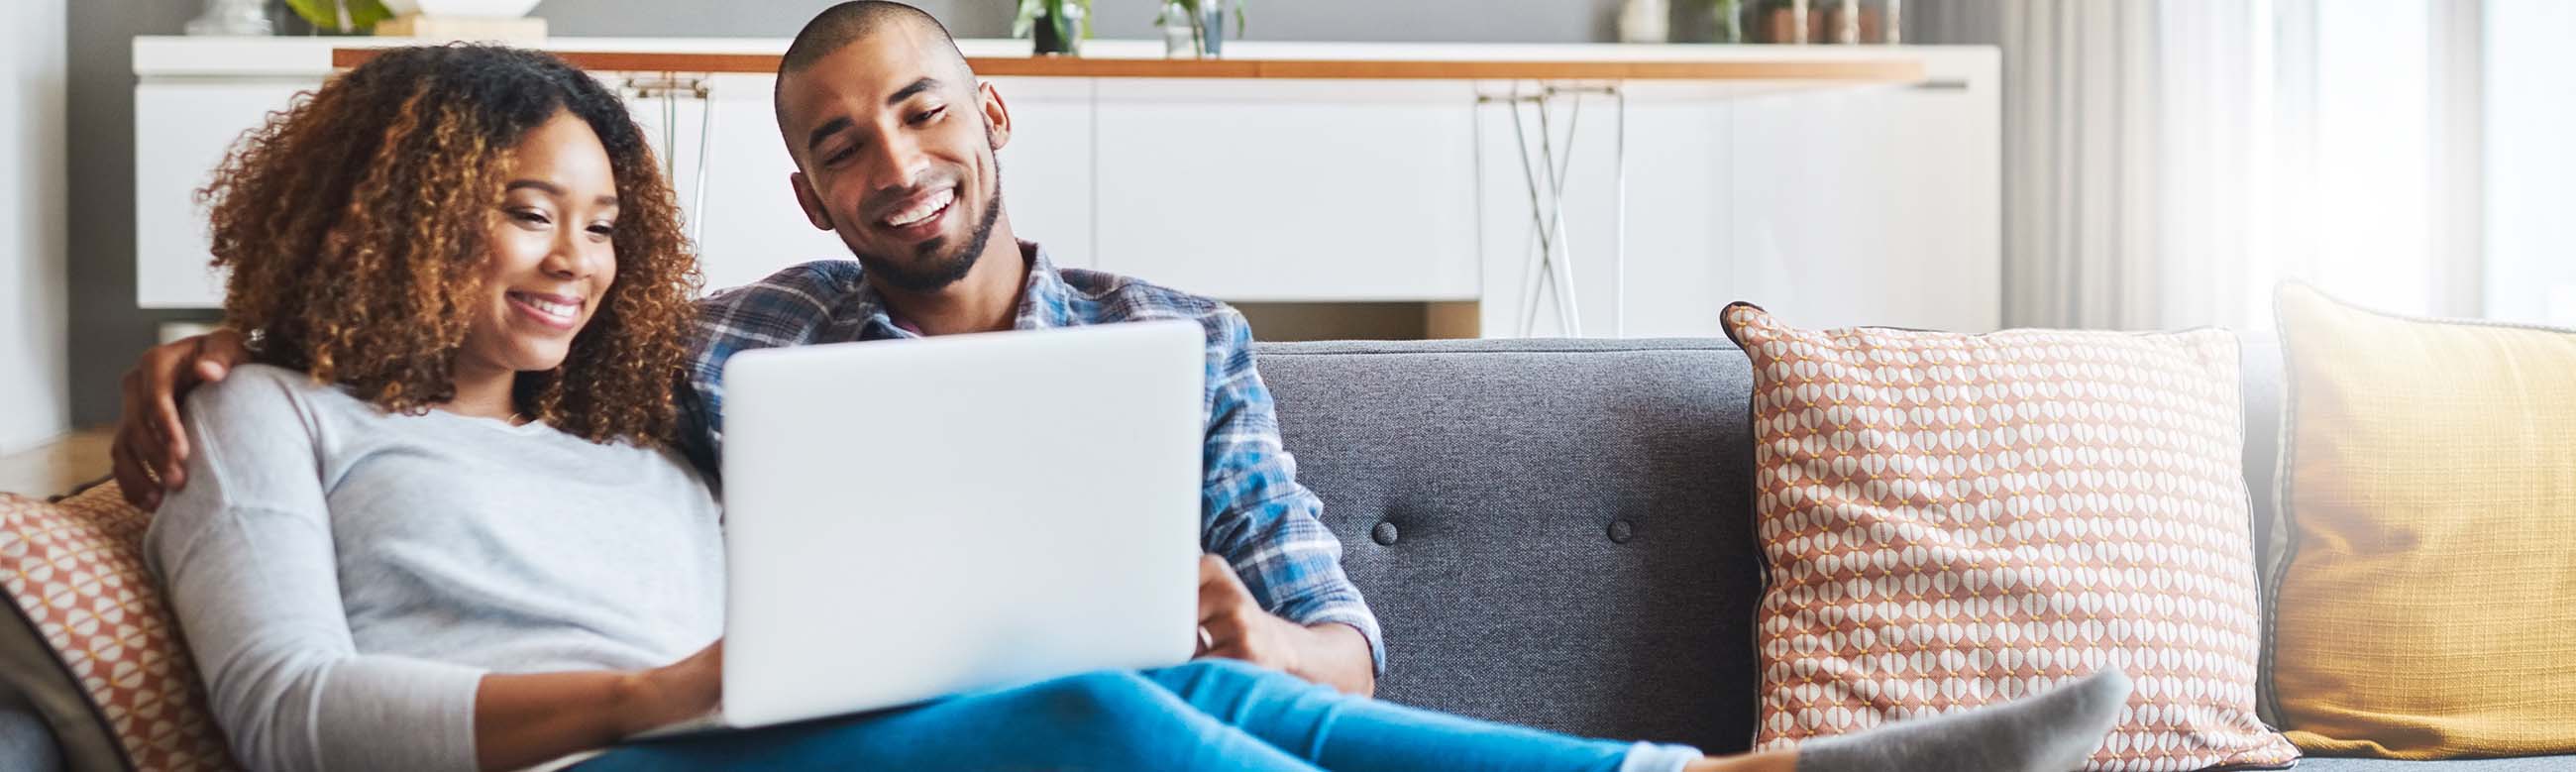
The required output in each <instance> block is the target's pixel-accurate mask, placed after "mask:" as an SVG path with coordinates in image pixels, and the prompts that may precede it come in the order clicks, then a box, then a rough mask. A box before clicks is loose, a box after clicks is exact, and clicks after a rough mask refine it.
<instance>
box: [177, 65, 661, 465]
mask: <svg viewBox="0 0 2576 772" xmlns="http://www.w3.org/2000/svg"><path fill="white" fill-rule="evenodd" d="M563 111H569V112H570V113H571V114H572V115H574V116H576V117H578V118H580V119H581V120H582V121H583V122H584V123H587V124H589V125H590V130H591V131H592V132H594V133H596V134H598V135H599V142H600V144H601V145H602V146H604V147H606V148H607V150H608V159H609V162H610V164H611V166H612V168H613V173H614V176H615V177H616V182H617V196H618V200H619V202H620V206H619V214H618V217H617V223H616V226H615V233H614V235H613V236H612V237H611V244H612V245H613V246H614V247H615V249H616V254H617V273H616V277H615V280H614V282H613V283H612V284H611V286H610V287H609V290H608V294H607V296H606V297H604V298H602V299H601V300H600V302H599V309H598V311H597V312H596V313H595V314H594V315H593V316H592V318H591V320H590V323H589V325H587V326H585V327H583V328H582V330H581V332H580V333H579V334H578V335H576V336H575V337H574V338H573V342H572V348H571V352H570V353H569V354H568V355H566V356H565V358H564V362H563V364H562V365H561V366H559V367H557V368H556V369H554V370H552V371H547V372H542V373H535V372H530V373H521V374H520V375H519V378H518V381H517V383H516V384H515V388H514V394H515V396H516V398H517V403H518V404H517V405H516V407H517V409H518V410H519V411H520V412H521V413H523V414H525V415H527V416H530V417H533V418H535V419H537V420H541V421H545V422H546V423H548V424H551V425H553V426H554V427H556V428H558V429H561V430H563V431H566V432H570V433H572V434H574V435H577V436H580V437H583V438H585V439H589V440H591V441H594V442H608V441H611V440H624V441H627V442H631V443H634V444H638V445H646V446H659V445H663V444H666V443H668V442H669V441H671V440H672V439H673V436H674V433H675V431H676V426H677V417H676V408H675V407H674V405H673V403H672V400H671V388H672V384H674V383H676V382H677V378H678V375H679V373H680V368H681V362H682V357H683V356H684V355H685V353H686V342H685V341H686V337H685V336H686V335H687V334H688V331H689V329H690V325H691V323H692V319H693V315H692V313H693V312H692V306H691V304H690V297H691V296H692V295H693V294H694V293H695V291H696V288H697V279H698V274H697V258H696V256H695V255H694V254H692V253H691V252H690V251H689V246H688V243H687V241H686V239H684V238H683V237H682V235H681V230H680V214H679V211H678V207H677V206H676V204H674V202H673V197H672V195H671V190H670V187H669V185H668V184H667V183H666V182H664V181H663V179H662V177H661V175H660V174H659V172H658V171H656V168H655V161H654V155H653V151H652V148H651V147H650V146H649V145H647V144H646V142H645V139H644V134H643V132H642V131H641V130H640V129H638V128H637V127H636V125H635V121H634V119H633V118H632V117H631V116H630V115H629V114H628V113H627V111H626V105H625V103H624V102H623V101H622V100H620V99H619V98H618V97H617V95H616V94H614V93H612V92H611V91H609V89H608V88H607V87H606V86H603V85H601V84H600V82H599V81H598V80H596V79H593V78H592V77H590V76H588V75H585V74H583V73H582V72H581V71H580V70H577V69H574V68H573V67H572V66H571V65H568V64H565V63H564V62H563V60H561V59H557V58H555V57H553V56H550V55H548V54H545V53H542V52H537V51H527V50H521V49H513V48H503V47H498V46H485V45H452V46H433V47H414V48H399V49H390V50H387V51H385V52H383V53H381V54H379V55H377V56H376V57H375V58H374V59H372V60H370V61H368V62H367V63H366V64H364V65H361V66H359V67H358V68H356V69H354V70H351V71H349V72H347V73H345V74H343V75H341V76H339V77H337V78H335V79H333V80H332V81H331V82H329V83H328V84H325V85H324V86H323V87H322V88H321V89H320V90H318V91H316V92H313V93H311V94H309V95H307V96H305V97H302V98H299V100H298V101H297V103H296V104H295V105H293V106H291V107H289V108H287V109H286V110H284V111H281V112H278V113H273V114H271V115H270V116H269V118H268V122H267V124H266V125H265V126H263V127H261V128H260V129H258V130H256V131H254V132H252V133H251V134H250V135H249V136H248V137H246V138H245V139H244V140H243V141H242V142H241V144H239V145H238V146H236V147H235V148H234V149H233V151H232V153H231V155H230V156H229V157H228V158H227V159H225V161H224V163H223V165H222V166H220V167H218V168H217V170H216V173H215V179H214V182H213V183H212V184H211V185H208V186H207V187H206V188H205V189H204V190H201V191H199V192H198V194H197V196H198V200H199V201H200V202H201V203H204V204H206V205H207V206H208V207H209V209H210V214H209V219H210V220H211V230H212V235H213V242H214V256H215V259H214V264H215V265H216V266H218V267H222V268H228V269H231V271H232V275H231V277H230V278H229V279H228V280H227V281H226V284H225V288H224V314H225V317H226V323H227V324H228V325H230V326H232V327H234V328H236V329H239V330H241V331H243V332H244V333H246V334H248V335H249V336H250V337H251V340H252V341H253V346H254V350H255V352H256V354H257V356H258V358H259V359H260V360H261V361H263V362H267V363H269V364H274V365H278V366H281V367H287V368H292V369H296V370H302V371H304V372H306V373H308V374H310V375H311V376H312V377H313V378H314V380H316V381H318V382H323V383H337V384H341V385H344V386H346V387H348V388H349V389H350V390H351V391H352V392H354V393H355V394H356V395H357V396H358V397H359V398H361V399H364V400H367V401H369V402H372V403H374V404H376V405H378V406H380V407H382V408H384V409H385V410H389V411H395V412H403V413H415V414H416V413H421V412H424V411H426V410H428V409H429V406H430V405H433V404H437V403H440V402H444V401H447V400H449V399H453V398H454V397H455V391H456V390H455V384H454V382H453V378H452V371H453V368H454V365H455V362H456V357H457V353H458V350H459V349H460V348H461V346H462V345H463V342H464V340H465V332H466V328H467V325H468V324H469V323H470V321H471V318H472V312H471V309H473V308H475V307H476V306H477V300H476V298H477V297H478V291H479V289H480V281H481V279H480V276H481V270H482V267H483V266H484V265H485V261H487V260H490V259H491V251H492V249H491V246H490V244H488V243H487V241H488V236H487V233H488V229H489V227H490V220H489V218H490V217H491V216H492V213H493V212H494V211H495V210H496V209H497V208H498V207H499V205H500V202H501V200H502V195H503V193H504V190H503V188H504V186H505V185H506V184H507V182H508V175H509V174H510V170H509V168H508V167H509V163H510V155H511V149H512V148H514V147H516V146H517V145H518V144H519V142H520V141H521V140H522V139H523V138H525V137H526V136H527V135H528V134H529V132H530V131H532V130H534V129H536V128H537V127H538V126H540V125H543V124H544V123H545V122H546V121H548V120H550V119H552V118H553V117H554V116H555V115H556V114H557V113H558V112H563Z"/></svg>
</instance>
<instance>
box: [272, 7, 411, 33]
mask: <svg viewBox="0 0 2576 772" xmlns="http://www.w3.org/2000/svg"><path fill="white" fill-rule="evenodd" d="M286 5H287V7H289V8H293V9H295V15H297V16H301V17H304V20H305V21H308V22H312V23H313V26H315V27H318V28H321V29H325V30H332V31H337V32H364V31H367V30H370V29H374V28H375V26H376V23H377V22H380V21H384V20H386V19H390V18H393V17H394V13H393V12H392V11H389V10H386V9H385V4H384V3H382V2H380V1H379V0H286ZM344 7H345V8H346V9H347V10H348V13H349V19H348V22H349V24H348V26H346V27H343V26H341V25H340V12H341V9H342V8H344Z"/></svg>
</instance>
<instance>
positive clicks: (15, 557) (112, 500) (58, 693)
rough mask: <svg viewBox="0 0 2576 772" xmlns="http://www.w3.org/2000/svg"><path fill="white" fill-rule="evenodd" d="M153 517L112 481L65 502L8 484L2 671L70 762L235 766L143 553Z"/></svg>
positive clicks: (3, 526)
mask: <svg viewBox="0 0 2576 772" xmlns="http://www.w3.org/2000/svg"><path fill="white" fill-rule="evenodd" d="M150 522H151V515H149V514H146V513H144V512H142V511H139V510H136V509H134V508H133V507H131V506H128V505H126V503H125V500H124V499H123V498H122V496H121V494H119V493H118V492H117V487H116V484H114V483H108V484H105V485H100V486H97V487H94V488H91V489H89V490H88V491H84V492H82V493H81V494H79V495H77V496H73V497H71V498H69V499H65V500H63V501H61V502H57V503H46V502H43V501H38V500H35V499H29V498H23V497H19V496H13V495H8V494H0V589H5V590H7V592H8V595H9V600H10V602H11V604H12V611H13V612H15V613H14V614H13V615H12V617H11V619H12V620H14V622H15V624H5V625H0V665H6V666H7V669H6V672H5V673H0V678H7V679H8V681H9V685H10V687H11V688H14V689H16V690H18V691H19V692H20V693H23V694H25V695H27V697H28V699H29V702H30V703H32V704H34V705H35V706H36V708H37V709H38V710H39V711H40V712H42V713H44V714H45V719H46V721H47V722H48V723H50V724H52V727H53V730H54V733H55V736H56V739H57V740H58V741H60V742H61V744H62V746H63V748H62V750H63V759H64V762H65V763H66V765H68V766H69V767H70V768H73V769H143V770H174V771H184V770H208V771H212V770H230V769H235V768H236V767H235V766H234V764H233V760H232V755H231V753H230V752H229V751H228V750H226V749H225V747H224V741H223V732H222V730H221V729H219V728H218V727H216V726H215V721H214V714H212V713H210V712H208V711H207V709H206V697H205V691H204V689H203V688H201V687H200V685H199V682H198V680H197V670H196V668H195V667H194V666H193V665H192V663H191V662H190V661H189V659H188V652H187V650H186V648H185V647H183V646H182V645H181V644H180V641H179V637H178V632H179V625H178V623H177V622H176V621H173V620H172V619H171V617H170V609H169V607H168V605H166V604H165V603H164V602H163V600H162V596H161V587H160V584H159V582H158V581H156V580H155V579H154V578H153V577H152V574H151V572H150V570H149V569H146V568H145V567H144V563H143V529H144V527H145V526H146V525H148V524H150Z"/></svg>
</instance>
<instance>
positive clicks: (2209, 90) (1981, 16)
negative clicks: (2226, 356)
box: [1910, 0, 2479, 329]
mask: <svg viewBox="0 0 2576 772" xmlns="http://www.w3.org/2000/svg"><path fill="white" fill-rule="evenodd" d="M2476 5H2477V3H2476V0H2120V1H2119V2H2089V1H2087V0H1948V1H1947V2H1939V3H1934V2H1923V3H1919V4H1917V5H1914V6H1910V7H1914V8H1921V9H1922V11H1921V13H1920V16H1919V17H1918V19H1917V22H1916V23H1917V24H1918V25H1919V27H1918V29H1917V30H1916V32H1917V33H1918V39H1927V40H1928V41H1930V42H1959V43H1992V44H1996V45H2000V46H2001V47H2002V48H2003V54H2004V159H2005V161H2004V191H2005V192H2004V197H2005V200H2004V207H2003V208H2004V253H2005V254H2004V276H2005V279H2004V303H2005V306H2004V321H2005V323H2006V324H2008V325H2013V326H2046V327H2093V328H2118V329H2157V328H2178V327H2191V326H2198V325H2213V324H2214V325H2225V326H2230V327H2239V328H2253V329H2261V328H2264V327H2268V326H2269V324H2270V320H2269V317H2270V313H2269V311H2268V309H2269V301H2268V298H2269V292H2270V288H2271V286H2272V285H2273V283H2275V282H2277V281H2279V280H2281V279H2286V278H2296V279H2303V280H2307V281H2311V282H2315V283H2317V284H2319V285H2321V286H2323V287H2324V288H2325V289H2327V291H2329V292H2333V293H2335V294H2338V295H2343V296H2346V297H2349V298H2352V299H2354V300H2356V301H2358V302H2363V303H2368V304H2372V305H2375V306H2379V307H2384V308H2389V309H2392V310H2396V311H2401V312H2409V313H2441V314H2474V313H2476V311H2477V306H2476V304H2477V293H2476V287H2477V284H2478V282H2477V277H2478V275H2479V274H2478V270H2477V258H2476V244H2475V237H2476V234H2477V233H2478V225H2477V219H2476V218H2477V207H2476V205H2475V204H2476V202H2475V201H2474V200H2469V201H2462V200H2460V199H2458V198H2457V197H2453V196H2445V195H2442V192H2443V191H2459V190H2466V191H2469V192H2470V194H2472V195H2473V194H2474V191H2475V190H2476V185H2475V171H2474V170H2475V168H2476V167H2477V163H2476V158H2477V156H2476V155H2475V145H2474V141H2475V132H2474V130H2472V131H2469V132H2468V134H2467V135H2466V136H2465V137H2464V136H2462V135H2461V133H2460V131H2459V130H2458V128H2459V127H2458V126H2457V125H2455V123H2453V122H2449V119H2450V118H2452V117H2454V116H2455V115H2456V113H2455V111H2451V110H2446V109H2444V107H2443V106H2444V105H2457V104H2460V101H2459V100H2460V98H2461V95H2460V94H2459V93H2458V92H2459V90H2460V88H2461V85H2460V84H2462V83H2466V84H2468V86H2470V87H2474V84H2475V83H2476V78H2475V75H2476V70H2475V57H2474V56H2469V57H2466V61H2467V62H2468V63H2467V64H2466V65H2462V64H2460V63H2459V62H2458V60H2460V59H2461V57H2458V56H2451V57H2449V58H2447V59H2446V58H2445V56H2444V55H2445V54H2449V53H2456V52H2455V51H2453V50H2452V49H2453V48H2455V47H2456V46H2458V45H2463V43H2461V42H2459V41H2458V36H2456V35H2449V36H2447V37H2446V32H2447V31H2449V30H2451V29H2452V28H2451V27H2448V26H2444V25H2445V24H2457V23H2459V22H2460V16H2461V15H2463V14H2464V13H2465V14H2466V15H2467V16H2468V17H2469V18H2468V21H2467V22H2466V23H2467V24H2468V25H2469V28H2471V29H2474V27H2475V23H2476V22H2475V15H2474V13H2475V8H2476ZM2464 9H2465V10H2464ZM2436 22H2442V23H2443V24H2436ZM2475 40H2476V38H2475V35H2474V34H2471V35H2468V36H2467V42H2466V43H2465V45H2469V46H2472V47H2473V46H2474V45H2475ZM2463 66H2465V67H2466V68H2467V69H2466V70H2465V71H2463V70H2461V69H2460V68H2461V67H2463ZM2466 99H2467V100H2469V102H2470V103H2472V104H2473V103H2474V100H2475V94H2474V92H2473V91H2472V92H2471V93H2469V94H2468V95H2467V96H2466ZM2472 117H2473V116H2472ZM2469 126H2470V127H2471V128H2472V129H2474V126H2475V123H2474V120H2472V121H2471V122H2470V123H2469ZM2464 148H2465V149H2466V150H2467V152H2468V155H2467V158H2468V163H2466V164H2457V163H2455V162H2456V161H2457V160H2458V159H2459V158H2460V157H2461V156H2460V153H2461V152H2462V150H2463V149H2464ZM2463 166H2465V167H2466V169H2467V170H2468V171H2465V172H2463V171H2461V167H2463ZM2463 174H2466V175H2467V177H2466V178H2465V179H2463V178H2462V177H2461V175H2463ZM2464 242H2465V243H2464Z"/></svg>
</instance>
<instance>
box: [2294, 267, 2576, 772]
mask: <svg viewBox="0 0 2576 772" xmlns="http://www.w3.org/2000/svg"><path fill="white" fill-rule="evenodd" d="M2277 311H2278V313H2279V317H2280V327H2281V334H2282V341H2283V344H2284V348H2285V350H2286V352H2287V354H2288V371H2289V377H2288V383H2289V394H2290V400H2289V406H2288V415H2289V420H2288V421H2286V422H2285V423H2284V424H2283V427H2282V432H2283V434H2284V436H2285V438H2286V439H2285V440H2284V442H2283V446H2284V449H2285V450H2284V453H2285V456H2286V461H2285V463H2284V464H2283V467H2282V468H2283V469H2284V470H2285V475H2284V479H2282V480H2281V486H2282V487H2281V489H2280V491H2279V495H2280V498H2281V507H2280V512H2281V517H2282V518H2283V521H2284V527H2283V528H2282V530H2281V532H2282V533H2283V534H2284V535H2285V536H2286V537H2287V538H2286V540H2285V544H2286V548H2287V549H2286V556H2285V559H2284V560H2283V561H2281V562H2280V564H2279V565H2278V566H2277V567H2276V569H2275V570H2276V571H2277V572H2278V579H2277V581H2276V582H2275V583H2274V584H2275V585H2276V592H2277V601H2276V603H2275V604H2274V606H2275V612H2274V619H2275V621H2274V630H2273V633H2272V635H2271V638H2270V646H2271V647H2272V649H2273V652H2272V654H2273V656H2272V662H2273V666H2272V670H2271V671H2270V677H2271V680H2272V689H2271V693H2272V695H2273V699H2274V701H2275V703H2276V705H2275V711H2276V712H2277V714H2278V717H2279V719H2280V721H2281V724H2282V728H2283V729H2284V730H2286V731H2288V732H2289V734H2290V737H2291V739H2292V740H2294V741H2296V742H2298V743H2299V744H2300V746H2301V747H2304V748H2308V749H2310V750H2311V751H2315V752H2321V753H2331V754H2336V755H2368V756H2385V757H2391V758H2417V759H2426V758H2445V757H2451V756H2461V755H2470V756H2491V755H2512V754H2531V753H2576V665H2571V664H2570V663H2576V632H2571V631H2576V331H2569V330H2546V329H2532V328H2520V327H2511V326H2505V325H2497V324H2490V323H2480V322H2447V321H2432V320H2417V319H2407V318H2400V317H2395V316H2389V315H2384V314H2379V313H2374V312H2371V311H2367V310H2363V309H2360V308H2356V307H2352V306H2348V305H2344V304H2342V303H2338V302H2336V301H2334V300H2332V299H2330V298H2327V297H2326V296H2324V295H2323V294H2321V293H2319V292H2317V291H2316V290H2315V289H2312V288H2309V287H2305V286H2300V285H2290V286H2285V287H2283V288H2282V289H2281V290H2280V292H2279V294H2278V296H2277ZM2567 768H2576V765H2570V766H2569V767H2567Z"/></svg>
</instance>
